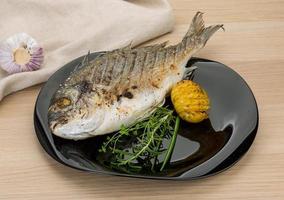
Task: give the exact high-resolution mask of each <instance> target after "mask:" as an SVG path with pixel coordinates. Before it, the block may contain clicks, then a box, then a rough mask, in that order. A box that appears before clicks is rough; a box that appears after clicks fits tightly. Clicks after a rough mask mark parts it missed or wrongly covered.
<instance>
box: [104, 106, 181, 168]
mask: <svg viewBox="0 0 284 200" xmlns="http://www.w3.org/2000/svg"><path fill="white" fill-rule="evenodd" d="M178 125H179V118H178V117H176V116H175V115H173V111H172V110H170V109H168V108H163V107H158V108H157V109H156V110H155V111H154V112H153V113H152V114H151V115H150V116H149V117H147V118H146V119H143V120H142V121H139V122H136V123H134V124H133V125H131V126H129V127H126V126H122V127H121V129H120V131H119V132H117V133H115V134H114V135H113V136H111V137H107V138H106V140H105V141H104V142H103V143H102V145H101V148H100V150H99V152H101V153H102V154H104V159H103V160H102V162H103V164H105V165H107V166H109V167H110V168H113V169H116V170H119V171H124V172H127V173H137V172H141V170H147V171H149V170H150V171H152V172H156V171H159V170H160V169H164V167H165V165H166V163H167V162H168V161H169V158H170V156H171V153H172V151H173V148H174V145H175V139H171V138H172V137H173V136H174V135H175V136H174V137H176V134H177V130H178ZM174 127H175V128H174ZM170 139H171V142H170V145H169V149H170V150H168V151H167V150H166V149H165V148H164V147H163V141H165V140H170ZM165 153H166V154H165ZM163 157H165V159H167V161H166V160H164V161H163V166H162V167H160V166H161V164H162V163H161V162H160V160H161V158H163Z"/></svg>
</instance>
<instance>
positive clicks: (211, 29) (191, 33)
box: [183, 12, 225, 48]
mask: <svg viewBox="0 0 284 200" xmlns="http://www.w3.org/2000/svg"><path fill="white" fill-rule="evenodd" d="M202 16H203V13H202V12H197V13H196V14H195V16H194V18H193V20H192V22H191V25H190V27H189V29H188V31H187V33H186V34H185V36H184V38H183V42H184V41H186V43H187V45H186V46H188V45H189V43H188V42H187V40H188V38H192V39H193V40H192V41H194V42H193V43H194V46H195V47H196V48H202V47H204V46H205V44H206V42H207V41H208V40H209V38H210V37H211V36H212V35H213V34H214V33H215V32H216V31H218V30H219V29H220V28H221V29H223V30H225V29H224V27H223V24H218V25H212V26H208V27H205V26H204V21H203V18H202ZM191 47H192V44H191Z"/></svg>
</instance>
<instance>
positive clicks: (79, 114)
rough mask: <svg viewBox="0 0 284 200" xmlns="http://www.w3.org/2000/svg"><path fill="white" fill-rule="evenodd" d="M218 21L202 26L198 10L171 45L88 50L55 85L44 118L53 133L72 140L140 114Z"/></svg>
mask: <svg viewBox="0 0 284 200" xmlns="http://www.w3.org/2000/svg"><path fill="white" fill-rule="evenodd" d="M220 28H223V25H214V26H209V27H205V26H204V22H203V19H202V13H201V12H198V13H196V15H195V16H194V18H193V20H192V23H191V25H190V27H189V29H188V31H187V33H186V34H185V36H184V37H183V39H182V41H181V42H180V43H178V44H176V45H171V46H166V43H162V44H156V45H151V46H145V47H139V48H132V47H131V45H128V46H126V47H124V48H121V49H116V50H113V51H109V52H106V53H104V54H102V55H100V56H98V57H96V58H95V59H93V60H89V59H88V56H86V58H85V59H84V61H83V62H82V64H81V66H79V67H78V69H77V70H76V71H74V72H73V73H72V74H71V75H70V76H69V78H68V79H67V80H66V81H65V82H64V83H63V84H62V85H61V86H60V87H59V89H58V91H57V92H56V93H55V94H54V97H53V99H52V101H51V104H50V107H49V112H48V119H49V126H50V129H51V131H52V133H53V134H55V135H57V136H59V137H62V138H66V139H73V140H80V139H86V138H89V137H93V136H97V135H103V134H108V133H111V132H114V131H117V130H119V128H120V127H121V125H122V124H124V125H126V126H127V125H130V124H132V123H134V122H136V121H137V120H139V119H142V118H144V117H146V116H147V115H148V114H149V113H151V112H152V111H153V110H154V109H155V108H156V107H157V106H158V105H161V104H162V103H163V101H164V99H165V96H166V95H167V94H168V93H169V91H170V89H171V88H172V86H173V85H174V84H176V83H177V82H178V81H180V80H181V79H182V77H183V76H184V74H185V73H186V68H185V65H186V63H187V61H188V60H189V59H190V58H191V56H192V55H193V54H194V53H196V52H197V51H199V50H200V49H202V48H203V47H204V46H205V44H206V42H207V41H208V39H209V38H210V37H211V36H212V35H213V34H214V33H215V32H216V31H217V30H219V29H220Z"/></svg>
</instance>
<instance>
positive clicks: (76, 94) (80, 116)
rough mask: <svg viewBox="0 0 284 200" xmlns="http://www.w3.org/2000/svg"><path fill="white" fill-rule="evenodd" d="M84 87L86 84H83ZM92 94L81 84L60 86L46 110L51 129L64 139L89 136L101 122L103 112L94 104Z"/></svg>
mask: <svg viewBox="0 0 284 200" xmlns="http://www.w3.org/2000/svg"><path fill="white" fill-rule="evenodd" d="M85 87H86V86H85ZM93 96H94V94H91V91H88V89H86V88H85V89H84V90H83V89H82V85H81V86H80V85H79V86H78V85H75V86H65V87H61V88H60V89H59V90H57V92H56V93H55V94H54V96H53V98H52V100H51V104H50V106H49V110H48V122H49V127H50V129H51V131H52V132H53V133H54V134H55V135H57V136H60V137H63V138H66V139H75V140H76V139H85V138H88V137H91V136H92V135H91V134H90V132H93V131H95V130H96V129H97V128H98V127H99V126H100V125H101V124H102V122H103V118H104V112H102V111H101V109H99V107H98V106H97V104H96V101H97V100H94V98H93Z"/></svg>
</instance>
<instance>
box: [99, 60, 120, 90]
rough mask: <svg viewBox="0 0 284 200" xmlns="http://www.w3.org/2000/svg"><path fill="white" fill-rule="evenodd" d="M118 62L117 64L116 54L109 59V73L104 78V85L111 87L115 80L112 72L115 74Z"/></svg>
mask: <svg viewBox="0 0 284 200" xmlns="http://www.w3.org/2000/svg"><path fill="white" fill-rule="evenodd" d="M116 62H117V55H116V54H114V55H112V56H110V57H109V62H108V67H107V71H106V73H105V75H104V77H103V80H102V83H103V84H104V85H106V86H108V85H110V82H111V80H112V78H113V76H112V72H113V68H114V66H115V65H116Z"/></svg>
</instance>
